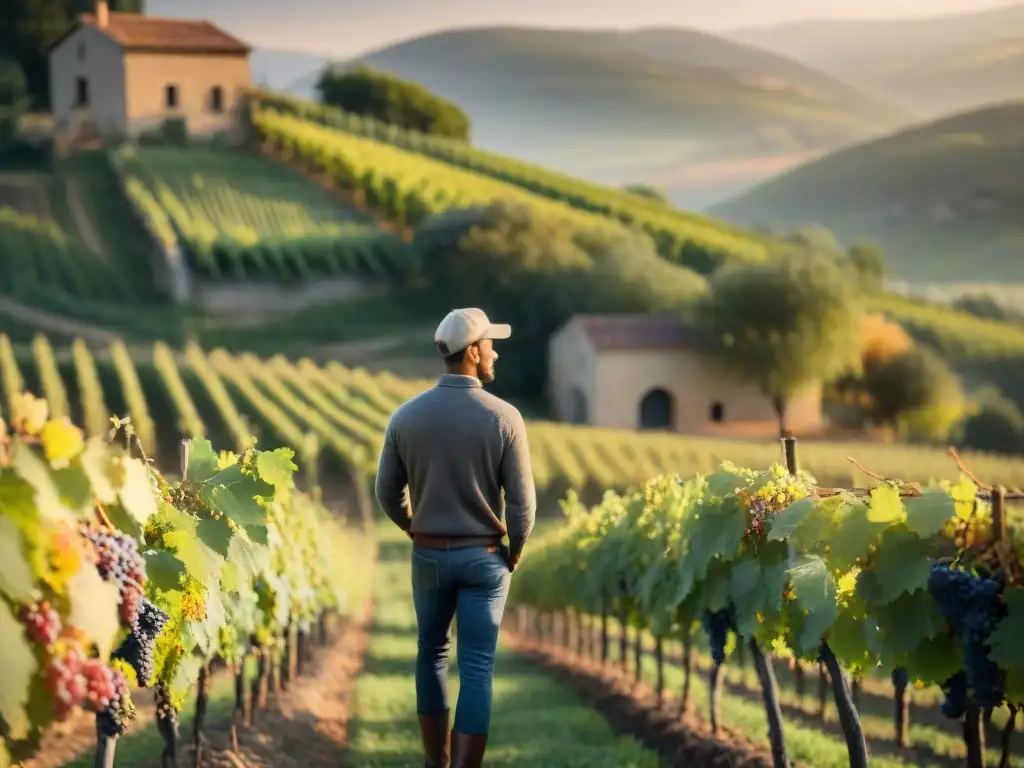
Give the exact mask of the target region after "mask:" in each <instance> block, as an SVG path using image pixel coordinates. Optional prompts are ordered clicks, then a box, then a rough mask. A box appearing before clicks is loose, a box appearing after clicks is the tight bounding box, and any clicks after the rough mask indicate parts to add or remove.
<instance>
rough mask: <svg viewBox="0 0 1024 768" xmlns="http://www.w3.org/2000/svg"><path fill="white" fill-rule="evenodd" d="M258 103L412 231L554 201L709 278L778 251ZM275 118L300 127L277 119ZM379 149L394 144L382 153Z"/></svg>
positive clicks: (435, 142) (579, 184)
mask: <svg viewBox="0 0 1024 768" xmlns="http://www.w3.org/2000/svg"><path fill="white" fill-rule="evenodd" d="M255 101H256V104H255V106H256V111H255V115H256V118H255V120H254V124H255V126H256V128H257V130H258V131H259V132H260V134H261V135H262V136H263V137H264V138H265V139H267V140H269V141H270V142H271V143H272V144H273V145H275V146H281V147H283V148H285V149H287V150H291V151H296V150H301V152H300V154H301V156H302V157H303V158H304V159H306V160H311V161H314V162H315V163H316V165H317V167H319V168H323V169H324V170H325V171H327V172H328V173H330V174H331V175H333V176H335V178H336V179H337V180H338V183H339V184H340V185H341V186H342V187H344V188H357V189H358V188H359V187H363V188H364V189H365V188H366V186H368V184H367V182H368V181H372V182H376V184H377V185H381V186H385V188H386V189H387V194H380V193H377V192H375V193H374V194H372V195H368V198H369V200H370V201H371V202H374V203H376V204H378V205H379V204H381V203H383V204H384V205H385V206H386V210H387V213H388V215H389V216H397V217H398V218H399V219H400V220H403V221H408V222H409V223H411V224H413V225H415V224H417V223H418V222H419V220H420V218H421V217H422V216H423V215H424V214H425V213H439V212H441V211H443V210H446V209H447V208H449V207H463V206H466V205H481V204H488V203H491V202H493V201H495V200H499V199H516V200H519V201H521V202H529V203H531V204H533V205H539V204H540V203H542V202H543V199H544V198H547V199H549V200H551V201H556V203H557V204H554V205H550V206H548V207H550V208H552V209H559V210H565V209H566V208H570V207H571V208H573V209H577V210H579V211H582V212H586V213H588V214H591V216H586V217H582V218H583V220H585V221H588V222H589V223H588V224H587V225H586V226H594V225H595V222H596V221H597V217H602V218H609V219H613V220H617V221H618V222H621V223H622V224H626V225H627V226H637V227H639V228H641V229H643V230H644V231H645V232H647V234H649V235H650V236H651V237H652V238H653V239H654V242H655V244H656V245H657V248H658V252H659V253H660V254H661V255H662V256H664V257H665V258H666V259H668V260H669V261H672V262H675V263H678V264H682V265H683V266H687V267H690V268H692V269H694V270H696V271H698V272H700V273H702V274H710V273H711V272H713V271H714V270H715V269H716V268H717V267H718V266H720V265H721V264H723V263H728V262H731V261H741V262H757V261H763V260H764V259H766V258H767V257H768V255H769V246H775V245H776V243H774V242H770V243H769V242H766V238H763V237H760V236H758V235H756V234H754V233H751V232H745V231H742V230H740V229H738V228H735V227H732V226H729V225H727V224H724V223H722V222H721V221H715V220H713V219H709V218H707V217H705V216H701V215H698V214H694V213H689V212H686V211H679V210H676V209H674V208H670V207H669V206H666V205H664V204H663V203H659V202H655V201H653V200H649V199H646V198H644V197H640V196H638V195H635V194H632V193H630V192H627V191H626V190H623V189H615V188H610V187H603V186H601V185H598V184H593V183H591V182H586V181H581V180H580V179H577V178H573V177H571V176H568V175H566V174H564V173H559V172H557V171H552V170H550V169H548V168H544V167H541V166H537V165H533V164H531V163H527V162H524V161H521V160H515V159H513V158H509V157H504V156H502V155H499V154H496V153H494V152H488V151H486V150H482V149H479V148H477V147H473V146H470V145H468V144H466V143H464V142H460V141H452V140H450V139H444V138H440V137H436V136H425V135H423V134H422V133H418V132H415V131H402V130H400V129H399V128H397V127H396V126H389V125H386V124H384V123H380V122H377V121H373V120H369V119H367V118H364V117H361V116H360V115H352V114H348V113H346V112H343V111H341V110H337V109H330V108H325V107H323V106H321V105H318V104H313V103H310V102H306V101H302V100H299V99H292V98H289V97H286V96H282V95H279V94H271V93H266V92H256V94H255ZM281 115H289V116H294V117H298V118H301V121H298V120H294V119H293V120H287V119H282V117H281ZM302 121H309V122H310V123H319V124H321V125H323V126H329V127H330V128H332V129H334V130H333V131H329V130H325V129H322V130H315V126H312V125H309V124H308V123H304V122H302ZM303 128H306V130H303ZM344 134H350V135H349V136H346V135H344ZM357 137H364V139H373V140H374V141H372V142H371V141H365V140H362V141H361V140H359V138H357ZM378 142H381V143H385V144H389V145H391V147H381V146H380V144H378ZM411 153H412V154H414V155H420V156H421V157H419V158H416V157H415V156H411ZM432 160H433V161H436V162H432ZM452 166H454V168H453V167H452ZM460 169H465V170H464V171H463V172H460ZM481 176H484V177H488V178H486V179H482V178H481ZM396 196H398V197H399V198H400V199H402V200H403V201H404V204H403V205H401V206H396V205H395V202H394V197H396ZM410 198H412V199H411V200H410Z"/></svg>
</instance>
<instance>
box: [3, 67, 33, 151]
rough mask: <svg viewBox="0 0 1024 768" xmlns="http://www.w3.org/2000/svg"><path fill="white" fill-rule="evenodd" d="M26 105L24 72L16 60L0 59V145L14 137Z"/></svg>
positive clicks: (26, 94) (26, 93)
mask: <svg viewBox="0 0 1024 768" xmlns="http://www.w3.org/2000/svg"><path fill="white" fill-rule="evenodd" d="M27 107H28V91H27V84H26V82H25V73H24V72H22V71H21V67H20V66H19V65H18V63H17V62H16V61H12V60H11V59H0V146H2V145H3V144H5V143H6V142H8V141H10V140H11V139H12V138H14V136H15V134H16V133H17V131H18V123H19V121H20V120H21V116H22V114H24V112H25V109H26V108H27Z"/></svg>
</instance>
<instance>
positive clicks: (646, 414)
mask: <svg viewBox="0 0 1024 768" xmlns="http://www.w3.org/2000/svg"><path fill="white" fill-rule="evenodd" d="M674 410H675V403H674V402H673V398H672V395H671V394H669V393H668V392H667V391H666V390H664V389H661V388H657V389H652V390H651V391H650V392H648V393H647V394H646V395H644V397H643V399H642V400H641V401H640V429H672V426H673V424H674V423H675V419H674V418H673V416H674V414H673V411H674Z"/></svg>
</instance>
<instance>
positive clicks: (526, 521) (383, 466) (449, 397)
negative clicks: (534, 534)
mask: <svg viewBox="0 0 1024 768" xmlns="http://www.w3.org/2000/svg"><path fill="white" fill-rule="evenodd" d="M406 486H408V490H407V488H406ZM375 490H376V496H377V501H378V502H379V503H380V505H381V507H383V509H384V511H385V512H386V513H387V515H388V517H390V518H391V519H392V520H393V521H394V522H395V524H396V525H397V526H398V527H399V528H401V529H402V530H404V531H409V532H411V533H422V534H427V535H432V536H453V537H454V536H482V535H489V534H502V535H503V534H505V533H506V532H507V533H508V537H509V549H510V550H511V552H512V553H513V554H517V553H518V552H519V551H521V550H522V547H523V545H524V544H525V543H526V539H527V537H528V536H529V535H530V531H531V530H533V524H534V520H535V518H536V513H537V492H536V489H535V488H534V484H533V471H532V469H531V468H530V448H529V444H528V443H527V440H526V425H525V424H524V423H523V417H522V416H521V415H520V413H519V411H518V410H517V409H516V408H514V407H513V406H511V405H509V404H508V403H506V402H505V401H504V400H501V399H500V398H498V397H495V396H494V395H492V394H490V393H489V392H485V391H484V389H483V387H482V385H481V384H480V381H479V380H478V379H476V378H474V377H472V376H459V375H455V374H445V375H444V376H442V377H441V378H440V379H439V380H438V383H437V386H435V387H433V388H432V389H429V390H427V391H426V392H423V393H421V394H419V395H417V396H416V397H414V398H413V399H411V400H409V401H408V402H406V403H404V404H403V405H402V406H400V407H399V408H398V410H396V411H395V413H394V414H393V415H392V417H391V421H390V423H389V424H388V428H387V432H386V433H385V435H384V446H383V449H382V450H381V455H380V463H379V466H378V467H377V482H376V488H375ZM503 490H504V499H502V491H503ZM503 519H504V522H503Z"/></svg>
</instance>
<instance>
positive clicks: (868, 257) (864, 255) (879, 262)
mask: <svg viewBox="0 0 1024 768" xmlns="http://www.w3.org/2000/svg"><path fill="white" fill-rule="evenodd" d="M846 261H847V262H848V263H849V265H850V267H851V268H852V269H853V271H854V273H855V274H856V275H857V279H858V280H859V281H860V286H861V289H862V290H865V291H869V292H877V291H880V290H881V289H882V284H883V282H884V281H885V278H886V275H887V274H888V272H889V267H888V265H887V264H886V262H885V254H884V253H882V249H881V248H879V247H878V246H877V245H873V244H872V243H856V244H855V245H853V246H851V247H850V250H848V251H847V252H846Z"/></svg>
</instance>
